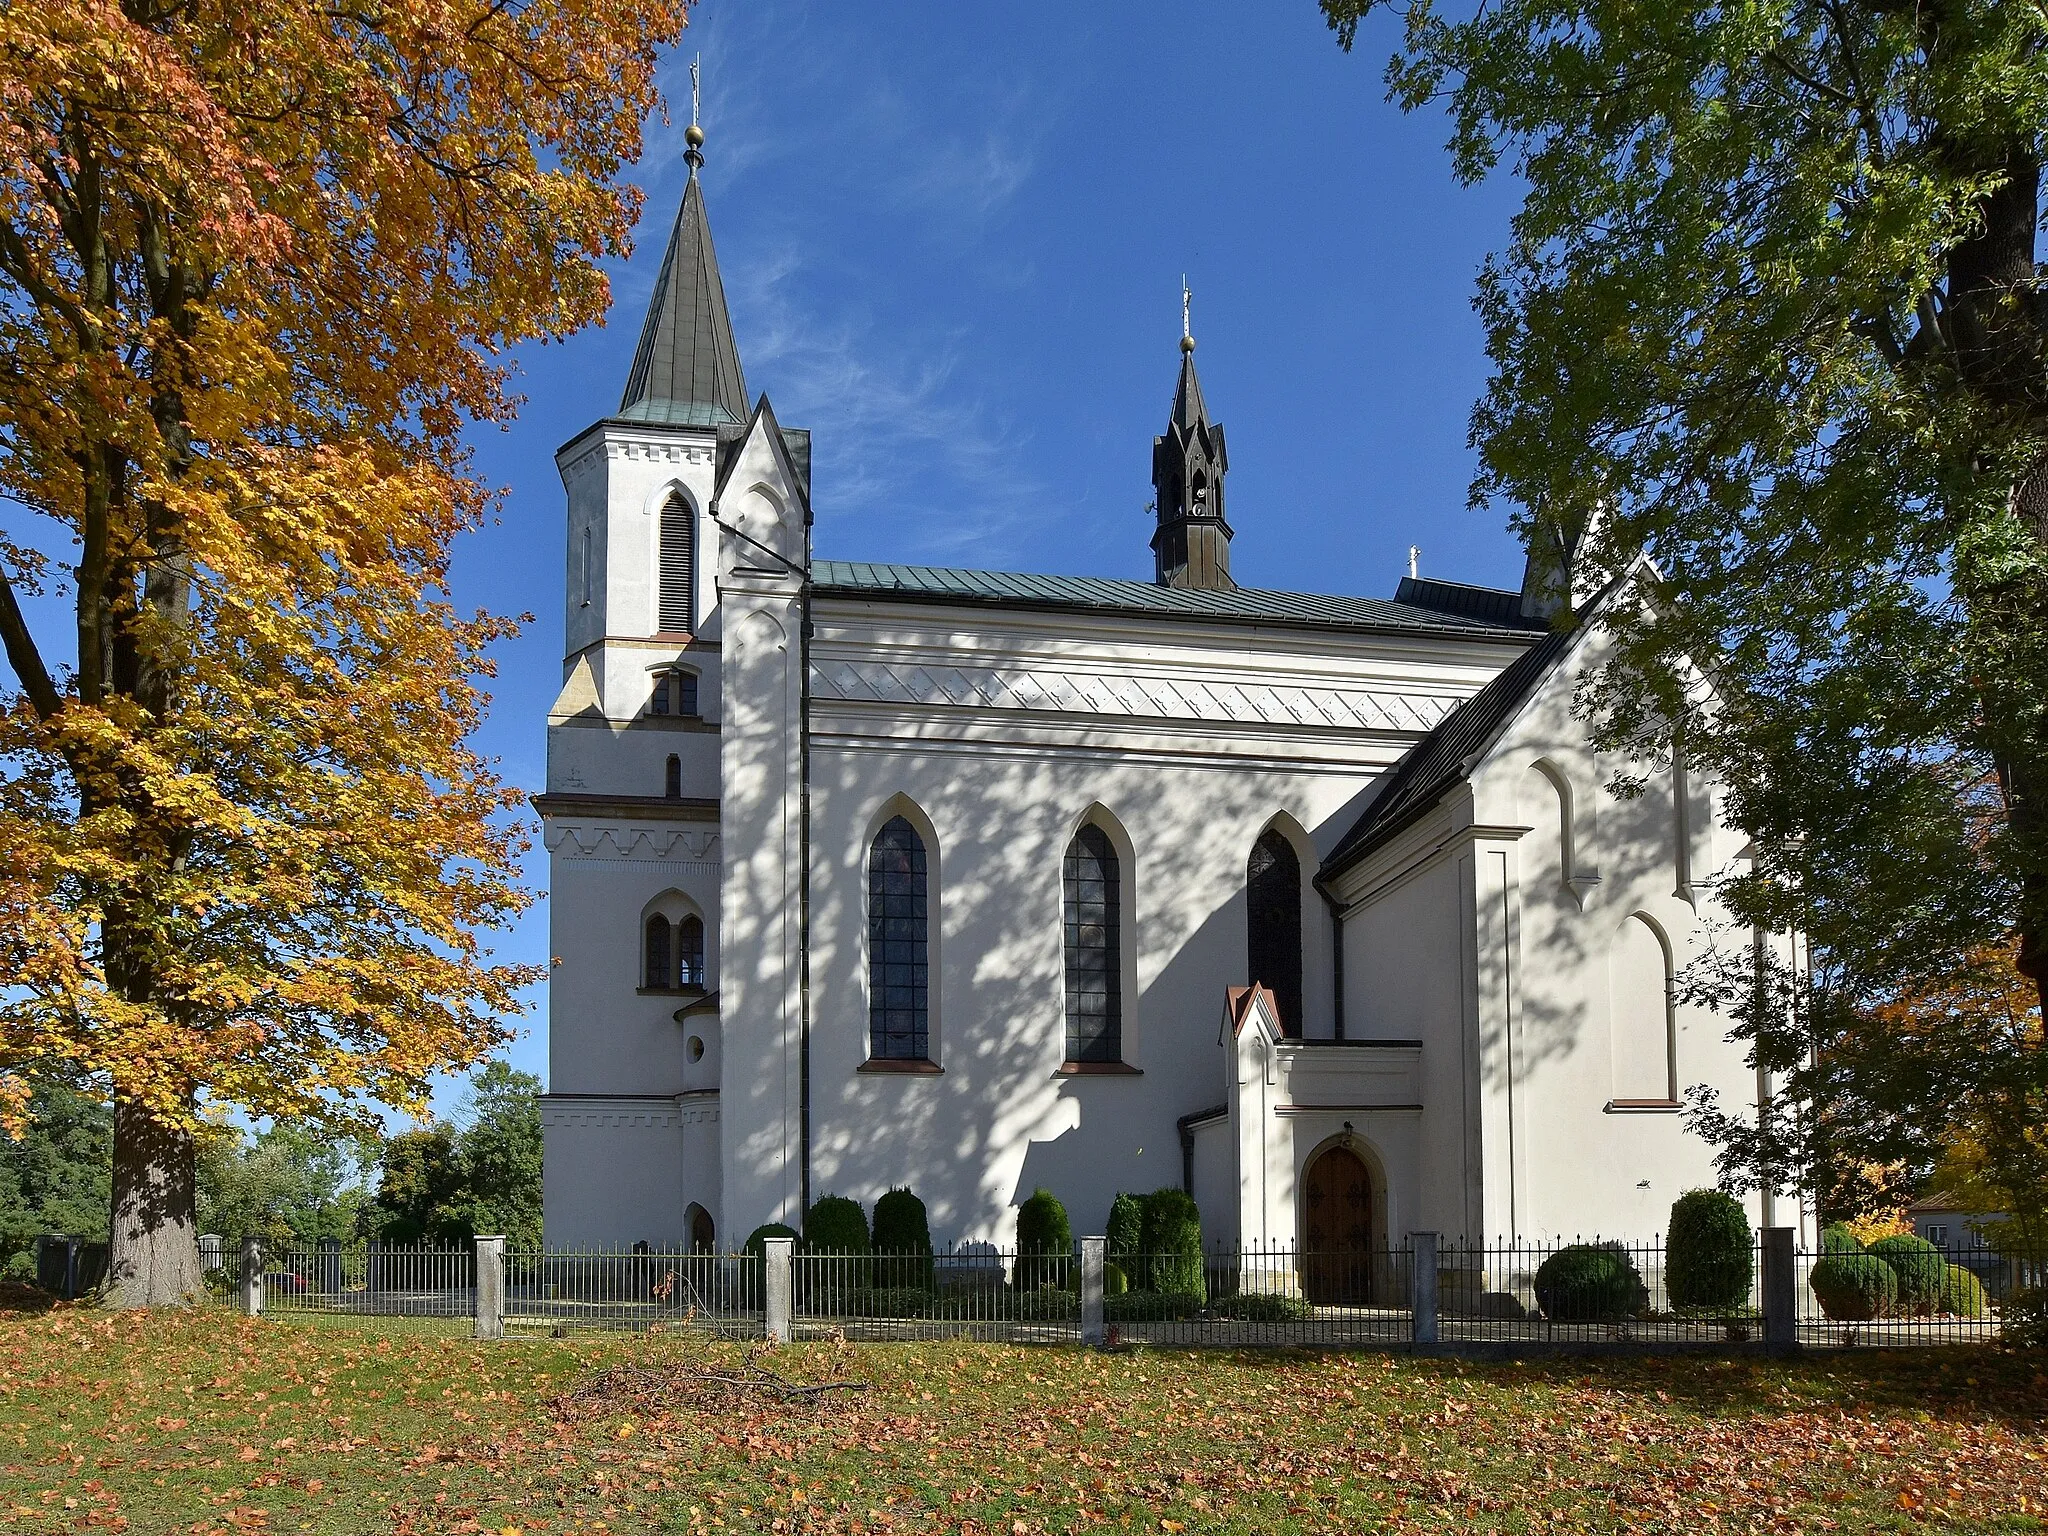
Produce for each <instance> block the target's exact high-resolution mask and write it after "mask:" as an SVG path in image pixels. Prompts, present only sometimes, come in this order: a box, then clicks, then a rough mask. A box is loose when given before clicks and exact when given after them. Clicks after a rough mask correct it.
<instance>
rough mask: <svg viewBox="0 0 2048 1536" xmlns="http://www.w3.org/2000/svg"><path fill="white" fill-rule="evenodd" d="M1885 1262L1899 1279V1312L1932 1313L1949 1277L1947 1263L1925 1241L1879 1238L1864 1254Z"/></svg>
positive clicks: (1907, 1238) (1915, 1238) (1899, 1237)
mask: <svg viewBox="0 0 2048 1536" xmlns="http://www.w3.org/2000/svg"><path fill="white" fill-rule="evenodd" d="M1863 1251H1864V1252H1865V1253H1867V1254H1870V1255H1871V1256H1872V1257H1873V1258H1879V1259H1883V1260H1884V1261H1885V1263H1887V1264H1889V1265H1890V1266H1891V1268H1892V1273H1893V1274H1895V1275H1897V1276H1898V1277H1899V1310H1900V1311H1901V1312H1932V1311H1933V1310H1934V1309H1935V1306H1936V1305H1937V1304H1938V1303H1939V1302H1940V1300H1941V1285H1942V1281H1943V1280H1944V1279H1945V1278H1946V1276H1947V1274H1948V1260H1947V1259H1944V1258H1943V1257H1942V1256H1941V1250H1940V1249H1939V1248H1937V1247H1935V1246H1934V1244H1932V1243H1930V1242H1928V1241H1927V1239H1926V1238H1924V1237H1907V1236H1905V1235H1904V1234H1900V1235H1898V1236H1895V1237H1880V1238H1879V1239H1878V1240H1877V1241H1876V1242H1874V1243H1872V1244H1871V1245H1870V1246H1869V1247H1867V1248H1865V1249H1864V1250H1863Z"/></svg>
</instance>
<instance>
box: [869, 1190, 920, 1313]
mask: <svg viewBox="0 0 2048 1536" xmlns="http://www.w3.org/2000/svg"><path fill="white" fill-rule="evenodd" d="M873 1247H874V1250H875V1254H876V1259H875V1284H876V1285H878V1286H881V1287H882V1288H884V1289H898V1290H900V1289H902V1288H904V1287H906V1286H921V1287H923V1288H924V1289H925V1290H927V1291H928V1290H930V1289H931V1288H932V1279H933V1265H932V1228H931V1223H930V1221H928V1220H927V1219H926V1217H925V1211H924V1202H923V1201H922V1200H920V1199H918V1198H917V1196H915V1195H913V1194H912V1193H911V1192H910V1191H909V1190H907V1189H892V1190H890V1191H889V1192H888V1193H887V1194H886V1195H884V1196H882V1198H881V1199H879V1200H877V1201H876V1202H875V1229H874V1241H873Z"/></svg>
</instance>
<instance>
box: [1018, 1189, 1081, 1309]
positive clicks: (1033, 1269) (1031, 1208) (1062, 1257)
mask: <svg viewBox="0 0 2048 1536" xmlns="http://www.w3.org/2000/svg"><path fill="white" fill-rule="evenodd" d="M1073 1255H1074V1229H1073V1227H1072V1226H1071V1225H1070V1224H1069V1223H1068V1221H1067V1208H1066V1207H1065V1206H1064V1205H1061V1204H1060V1200H1059V1196H1057V1195H1055V1194H1054V1193H1053V1192H1052V1191H1051V1190H1049V1189H1046V1188H1043V1187H1042V1186H1041V1187H1040V1188H1038V1189H1035V1190H1033V1191H1032V1192H1031V1198H1030V1199H1028V1200H1026V1201H1025V1202H1024V1203H1023V1204H1022V1205H1020V1206H1018V1207H1017V1273H1016V1286H1017V1289H1018V1290H1020V1291H1035V1290H1037V1289H1038V1288H1039V1287H1040V1286H1041V1285H1062V1286H1063V1285H1065V1284H1066V1283H1067V1279H1068V1271H1069V1270H1071V1269H1072V1268H1073Z"/></svg>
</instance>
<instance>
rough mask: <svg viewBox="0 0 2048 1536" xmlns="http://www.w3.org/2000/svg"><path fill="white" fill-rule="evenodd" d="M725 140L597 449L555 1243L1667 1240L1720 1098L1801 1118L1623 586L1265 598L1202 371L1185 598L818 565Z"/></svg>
mask: <svg viewBox="0 0 2048 1536" xmlns="http://www.w3.org/2000/svg"><path fill="white" fill-rule="evenodd" d="M700 142H701V136H698V135H696V133H695V130H694V129H693V130H692V143H691V151H690V156H689V158H690V161H691V179H690V182H689V186H688V189H687V191H686V193H685V195H684V199H683V204H682V208H681V211H680V213H679V216H678V218H677V221H676V224H675V227H674V230H673V232H672V234H671V237H670V241H669V244H668V247H667V251H666V254H665V256H664V258H663V265H662V268H661V275H660V278H659V281H658V283H657V286H656V290H655V294H654V297H653V300H652V303H651V307H650V310H649V313H648V316H647V318H646V323H645V326H644V328H643V331H642V334H641V338H640V343H639V348H638V351H637V354H636V357H635V360H634V363H633V368H632V372H631V375H630V377H629V381H628V385H627V388H626V391H625V397H624V400H623V401H622V403H621V406H620V409H619V410H618V411H617V412H616V413H614V414H612V415H610V416H608V417H606V418H605V419H603V420H601V421H599V422H597V423H596V424H594V425H593V426H591V427H590V428H589V429H588V430H587V431H585V432H583V433H582V434H581V435H579V436H577V437H576V438H574V439H572V440H571V441H570V442H569V443H567V444H566V445H565V446H564V447H563V448H562V449H561V451H560V453H559V454H558V456H557V460H558V463H559V465H560V468H561V473H562V479H563V483H564V485H565V486H566V488H567V492H568V542H567V555H568V558H567V576H568V582H567V644H566V650H567V656H566V660H565V666H564V683H563V686H562V691H561V694H560V696H559V698H558V700H557V702H556V703H555V705H554V707H553V709H552V711H551V713H550V715H549V719H548V769H547V790H546V793H545V794H543V795H541V796H539V797H538V798H537V801H536V804H537V808H538V809H539V811H540V813H541V816H542V818H543V822H544V828H545V840H546V847H547V850H548V853H549V857H550V869H551V886H552V898H551V913H552V916H551V922H552V953H553V955H554V957H555V965H554V970H553V976H552V980H551V983H550V993H549V1030H550V1038H549V1053H550V1060H549V1092H548V1093H547V1095H546V1096H545V1098H544V1099H543V1101H542V1113H543V1122H544V1125H545V1132H546V1165H545V1170H546V1171H545V1180H546V1227H547V1232H548V1236H549V1240H550V1243H551V1244H556V1245H570V1246H574V1245H579V1244H585V1243H628V1242H633V1241H636V1240H642V1239H645V1240H648V1241H651V1242H655V1243H659V1244H673V1243H694V1244H697V1245H699V1246H713V1245H715V1246H717V1247H719V1248H727V1247H731V1246H736V1245H737V1244H738V1243H739V1242H740V1241H741V1240H742V1239H743V1238H744V1237H745V1236H746V1234H747V1233H748V1232H749V1231H751V1230H752V1229H753V1228H755V1227H756V1226H758V1225H760V1224H761V1223H764V1222H769V1221H783V1222H788V1223H790V1224H791V1225H797V1226H800V1225H801V1221H802V1212H803V1210H804V1208H805V1206H806V1203H807V1202H808V1201H811V1200H815V1199H817V1198H819V1197H821V1196H823V1195H826V1194H840V1195H846V1196H851V1197H853V1198H856V1199H858V1200H860V1201H861V1202H862V1203H863V1204H864V1205H867V1206H869V1207H872V1203H873V1201H874V1200H875V1198H876V1197H877V1196H879V1195H881V1194H882V1193H883V1192H885V1191H886V1190H888V1189H889V1188H891V1187H895V1186H903V1185H908V1186H909V1187H910V1188H912V1189H913V1190H915V1191H916V1192H917V1194H918V1195H920V1196H921V1197H922V1198H923V1199H924V1201H925V1203H926V1206H927V1208H928V1210H929V1213H930V1218H931V1224H932V1230H933V1234H934V1236H935V1237H936V1238H937V1239H939V1240H940V1241H942V1242H943V1241H948V1240H952V1241H991V1242H996V1243H999V1244H1007V1243H1008V1242H1010V1241H1011V1240H1012V1238H1013V1235H1014V1232H1015V1210H1016V1207H1017V1206H1018V1205H1019V1204H1021V1203H1022V1201H1023V1200H1024V1199H1025V1198H1026V1197H1027V1196H1028V1195H1030V1193H1031V1192H1032V1190H1033V1189H1034V1188H1036V1187H1038V1186H1041V1185H1042V1186H1045V1187H1046V1188H1049V1189H1051V1190H1052V1191H1053V1192H1054V1193H1055V1194H1057V1195H1058V1196H1059V1197H1060V1199H1061V1200H1062V1201H1063V1202H1064V1203H1065V1205H1066V1206H1067V1209H1068V1210H1069V1212H1070V1213H1071V1216H1072V1220H1073V1224H1074V1229H1075V1231H1077V1232H1081V1231H1090V1232H1099V1231H1101V1230H1102V1228H1103V1223H1104V1220H1105V1218H1106V1216H1107V1213H1108V1209H1109V1205H1110V1202H1111V1199H1112V1198H1113V1196H1114V1195H1115V1194H1116V1192H1117V1191H1119V1190H1130V1191H1134V1192H1141V1193H1142V1192H1144V1191H1147V1190H1151V1189H1155V1188H1158V1187H1161V1186H1163V1185H1183V1186H1185V1187H1187V1188H1188V1189H1189V1190H1190V1192H1191V1193H1192V1194H1193V1195H1194V1196H1195V1199H1196V1201H1197V1203H1198V1204H1199V1206H1200V1209H1201V1212H1202V1218H1203V1227H1204V1233H1205V1236H1206V1237H1208V1238H1209V1239H1210V1240H1212V1241H1225V1242H1227V1241H1231V1240H1242V1241H1245V1242H1259V1243H1267V1244H1274V1245H1281V1246H1285V1245H1295V1246H1297V1247H1300V1248H1304V1249H1307V1248H1316V1249H1329V1248H1353V1247H1357V1246H1361V1245H1367V1244H1369V1245H1371V1246H1374V1247H1378V1246H1381V1245H1384V1244H1386V1243H1388V1242H1395V1243H1398V1242H1399V1241H1400V1240H1401V1238H1402V1236H1403V1235H1404V1234H1405V1233H1407V1232H1410V1231H1415V1230H1433V1231H1437V1232H1439V1233H1443V1234H1445V1235H1447V1236H1449V1237H1456V1236H1459V1235H1463V1236H1466V1237H1469V1238H1472V1239H1475V1240H1476V1239H1479V1238H1481V1237H1492V1236H1496V1235H1502V1234H1518V1235H1521V1236H1525V1237H1543V1236H1556V1235H1571V1234H1575V1233H1588V1234H1590V1233H1594V1232H1599V1233H1603V1234H1606V1235H1611V1236H1620V1237H1643V1236H1648V1235H1650V1234H1653V1233H1656V1232H1658V1231H1660V1230H1661V1229H1662V1226H1663V1224H1664V1220H1665V1215H1666V1213H1667V1212H1668V1210H1669V1207H1670V1203H1671V1201H1672V1200H1673V1199H1674V1198H1675V1197H1676V1196H1677V1195H1678V1194H1679V1193H1681V1192H1682V1191H1684V1190H1686V1189H1689V1188H1694V1187H1697V1186H1700V1185H1703V1184H1709V1183H1711V1182H1712V1164H1711V1156H1710V1149H1709V1148H1708V1147H1707V1146H1706V1145H1705V1144H1704V1143H1702V1142H1701V1141H1700V1140H1699V1139H1698V1138H1697V1137H1695V1136H1694V1135H1692V1134H1691V1133H1689V1132H1688V1130H1687V1129H1686V1127H1685V1124H1684V1120H1683V1116H1682V1114H1681V1113H1680V1108H1679V1105H1680V1099H1681V1095H1682V1093H1683V1091H1684V1090H1685V1088H1686V1087H1687V1086H1689V1085H1691V1084H1694V1083H1706V1084H1709V1085H1711V1086H1713V1087H1714V1088H1716V1089H1718V1090H1720V1092H1721V1094H1722V1097H1723V1100H1724V1102H1743V1101H1749V1102H1752V1103H1753V1102H1754V1100H1755V1098H1756V1096H1757V1093H1758V1091H1759V1085H1758V1082H1757V1080H1756V1077H1755V1075H1754V1074H1753V1073H1752V1072H1750V1071H1749V1070H1748V1069H1747V1068H1746V1067H1745V1065H1744V1059H1743V1053H1742V1050H1741V1048H1740V1047H1738V1046H1736V1045H1732V1044H1730V1043H1728V1041H1727V1040H1726V1039H1725V1030H1726V1025H1725V1023H1724V1021H1722V1020H1720V1019H1718V1018H1717V1017H1715V1016H1714V1015H1712V1014H1711V1013H1708V1012H1705V1011H1702V1010H1697V1009H1694V1008H1692V1007H1690V1006H1687V1005H1686V1004H1685V1003H1684V1002H1683V1000H1682V999H1681V998H1680V997H1679V996H1678V994H1677V992H1676V989H1675V987H1674V977H1675V976H1676V975H1677V973H1678V972H1679V971H1680V970H1681V969H1682V968H1683V967H1684V966H1685V964H1686V962H1687V961H1688V960H1689V959H1690V958H1691V957H1693V956H1694V955H1695V954H1697V953H1698V952H1699V951H1700V949H1701V947H1702V946H1703V945H1706V944H1709V943H1716V942H1718V943H1724V944H1725V943H1729V942H1742V943H1747V942H1748V940H1747V938H1746V937H1743V936H1735V937H1734V938H1731V936H1730V931H1729V930H1728V928H1727V924H1726V920H1725V918H1724V917H1723V915H1722V914H1721V912H1720V911H1719V909H1718V908H1717V906H1716V903H1715V900H1714V896H1713V890H1712V881H1711V877H1712V876H1713V875H1714V874H1715V873H1716V872H1719V871H1722V870H1724V869H1726V868H1728V867H1730V866H1731V864H1733V863H1734V861H1736V860H1738V859H1739V858H1740V857H1741V855H1742V846H1741V840H1740V839H1739V838H1738V837H1736V836H1735V835H1734V834H1732V833H1731V832H1730V831H1729V830H1728V829H1726V828H1724V827H1723V826H1722V825H1721V823H1720V821H1719V819H1718V815H1717V811H1718V803H1717V798H1716V796H1715V795H1714V794H1713V793H1712V791H1711V788H1710V787H1709V786H1701V785H1697V784H1689V783H1688V782H1687V781H1686V779H1685V777H1684V776H1683V774H1682V773H1678V774H1676V775H1674V773H1673V772H1672V771H1669V770H1667V771H1664V772H1662V773H1661V774H1653V775H1652V777H1651V781H1650V785H1649V789H1648V791H1647V792H1646V793H1644V794H1642V795H1640V796H1638V797H1636V798H1634V799H1628V800H1624V799H1619V798H1617V797H1615V796H1613V795H1610V794H1609V793H1607V792H1606V788H1605V785H1606V783H1607V782H1608V781H1609V780H1611V778H1612V777H1613V776H1614V774H1615V773H1616V772H1617V771H1618V770H1619V769H1620V768H1622V767H1624V766H1626V767H1629V768H1638V767H1639V765H1633V764H1629V765H1623V764H1617V763H1613V762H1609V761H1607V760H1606V759H1604V758H1603V757H1602V756H1601V755H1600V754H1597V753H1595V752H1594V751H1593V750H1591V748H1590V747H1589V745H1588V743H1587V736H1586V728H1585V725H1584V724H1583V722H1581V721H1580V720H1578V719H1576V718H1574V716H1573V714H1572V711H1571V701H1572V695H1573V689H1574V687H1575V685H1576V683H1577V681H1578V680H1579V679H1580V678H1581V677H1583V676H1584V675H1586V672H1587V669H1588V668H1590V667H1593V666H1595V665H1597V664H1598V661H1599V658H1600V655H1601V648H1602V644H1603V640H1602V632H1601V628H1600V624H1599V619H1598V615H1599V613H1600V611H1601V608H1600V602H1602V601H1613V600H1616V597H1617V594H1615V593H1612V592H1610V593H1609V594H1607V595H1606V596H1605V597H1604V598H1601V599H1597V600H1595V599H1591V598H1590V595H1589V594H1580V598H1581V601H1582V605H1583V610H1582V611H1583V612H1584V613H1585V614H1586V615H1588V616H1587V617H1586V618H1585V620H1584V622H1581V623H1579V624H1578V626H1577V627H1576V628H1574V629H1571V630H1564V629H1561V628H1557V627H1554V625H1553V618H1554V616H1555V615H1556V614H1557V613H1558V612H1559V610H1560V609H1561V608H1562V607H1563V606H1565V604H1564V600H1563V598H1562V596H1561V595H1560V594H1559V593H1557V592H1556V591H1554V590H1553V585H1554V584H1552V583H1546V582H1545V581H1543V580H1540V579H1536V578H1532V580H1531V581H1530V582H1529V583H1528V584H1526V589H1525V590H1522V591H1496V590H1491V589H1485V588H1478V587H1470V586H1462V585H1457V584H1453V583H1446V582H1435V581H1422V580H1415V579H1412V578H1411V579H1409V580H1407V581H1404V582H1402V583H1401V586H1400V590H1399V592H1398V593H1397V594H1396V596H1395V597H1394V598H1392V599H1378V598H1359V597H1337V596H1315V595H1305V594H1298V593H1285V592H1270V591H1255V590H1246V589H1241V588H1239V587H1237V586H1236V585H1235V584H1234V583H1233V582H1232V580H1231V578H1230V573H1229V552H1230V540H1231V538H1232V528H1231V526H1230V524H1229V522H1228V521H1227V519H1226V517H1225V505H1224V491H1225V482H1226V477H1227V471H1228V456H1227V453H1226V450H1225V445H1224V438H1223V433H1222V430H1221V428H1220V426H1218V425H1217V424H1216V423H1215V422H1214V421H1213V420H1212V419H1211V418H1210V416H1209V414H1208V410H1207V407H1206V404H1205V402H1204V400H1203V398H1202V392H1201V388H1200V385H1199V382H1198V380H1197V377H1196V372H1195V365H1194V356H1193V343H1192V342H1191V341H1187V342H1184V343H1183V351H1182V355H1181V365H1180V377H1179V384H1178V388H1177V390H1176V394H1175V398H1174V403H1173V407H1172V411H1171V414H1170V417H1169V421H1168V424H1167V427H1166V430H1165V432H1164V433H1163V434H1162V435H1161V436H1160V437H1159V438H1158V439H1157V441H1156V443H1155V445H1154V465H1153V473H1154V483H1155V487H1156V489H1157V492H1158V504H1157V509H1158V529H1157V533H1156V534H1155V536H1154V539H1153V549H1154V552H1155V557H1156V566H1157V573H1158V574H1157V580H1156V582H1153V583H1142V582H1133V581H1117V580H1103V579H1096V578H1088V577H1071V578H1069V577H1050V576H1040V575H1022V574H1010V573H1000V572H988V571H971V570H955V569H934V568H925V567H908V566H900V565H888V564H863V563H849V562H843V561H833V560H821V559H816V558H814V557H813V555H812V551H811V524H812V509H811V475H810V460H811V443H810V439H809V435H808V434H807V433H805V432H802V431H799V430H793V429H789V428H784V427H782V426H780V425H779V423H778V422H777V420H776V418H775V414H774V411H773V410H772V409H771V408H770V406H769V404H768V401H767V398H766V397H765V396H763V397H762V398H760V399H759V400H758V401H754V402H750V401H749V398H748V396H747V392H746V385H745V382H744V378H743V374H742V370H741V365H740V358H739V352H738V349H737V347H736V345H735V343H734V339H733V335H732V329H731V325H730V321H729V318H728V316H727V312H726V305H725V300H724V295H723V290H722V287H721V283H720V279H719V273H718V267H717V262H716V258H715V256H714V254H713V249H712V243H711V238H710V233H709V228H708V225H707V223H706V219H705V211H704V200H703V191H702V186H701V183H700V180H699V177H698V174H697V170H698V167H699V166H700V165H701V163H702V158H701V155H700V153H699V151H698V148H697V146H698V144H699V143H700ZM1567 579H1568V578H1567ZM1619 595H1621V596H1625V595H1626V594H1619ZM1339 1210H1341V1211H1342V1212H1343V1213H1344V1214H1343V1215H1342V1217H1341V1219H1338V1218H1333V1216H1332V1214H1331V1213H1332V1212H1336V1211H1339ZM1763 1214H1764V1213H1763V1212H1762V1211H1760V1210H1758V1209H1756V1208H1754V1206H1753V1208H1752V1217H1753V1219H1754V1218H1756V1217H1759V1216H1761V1215H1763Z"/></svg>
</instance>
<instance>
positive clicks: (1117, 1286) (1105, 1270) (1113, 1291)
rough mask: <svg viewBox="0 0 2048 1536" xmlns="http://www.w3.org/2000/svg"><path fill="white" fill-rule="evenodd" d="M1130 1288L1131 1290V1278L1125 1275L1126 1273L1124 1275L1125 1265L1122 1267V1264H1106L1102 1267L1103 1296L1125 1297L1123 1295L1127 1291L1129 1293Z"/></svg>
mask: <svg viewBox="0 0 2048 1536" xmlns="http://www.w3.org/2000/svg"><path fill="white" fill-rule="evenodd" d="M1130 1288H1131V1277H1130V1276H1129V1275H1127V1274H1125V1273H1124V1267H1123V1265H1121V1264H1104V1265H1103V1266H1102V1294H1103V1295H1105V1296H1121V1295H1123V1293H1124V1292H1125V1291H1128V1290H1129V1289H1130Z"/></svg>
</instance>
